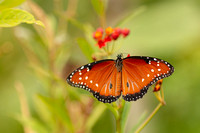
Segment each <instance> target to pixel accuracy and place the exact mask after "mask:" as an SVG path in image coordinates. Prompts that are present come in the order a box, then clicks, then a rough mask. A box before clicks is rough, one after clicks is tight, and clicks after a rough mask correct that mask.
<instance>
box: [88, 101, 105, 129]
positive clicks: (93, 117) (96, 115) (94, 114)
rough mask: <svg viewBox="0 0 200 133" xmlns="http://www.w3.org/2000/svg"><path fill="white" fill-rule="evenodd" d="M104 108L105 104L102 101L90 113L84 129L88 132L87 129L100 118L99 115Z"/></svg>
mask: <svg viewBox="0 0 200 133" xmlns="http://www.w3.org/2000/svg"><path fill="white" fill-rule="evenodd" d="M105 110H106V106H105V105H104V104H102V103H99V104H98V105H97V106H96V107H95V108H94V109H93V111H92V113H91V114H90V116H89V118H88V120H87V123H86V130H87V132H89V130H91V129H92V127H93V126H94V125H95V123H96V122H97V120H98V119H99V118H100V116H101V115H102V114H103V112H104V111H105Z"/></svg>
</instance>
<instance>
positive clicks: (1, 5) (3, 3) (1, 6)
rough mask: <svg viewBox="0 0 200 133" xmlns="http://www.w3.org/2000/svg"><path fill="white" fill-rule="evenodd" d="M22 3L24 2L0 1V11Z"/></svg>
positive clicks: (20, 0)
mask: <svg viewBox="0 0 200 133" xmlns="http://www.w3.org/2000/svg"><path fill="white" fill-rule="evenodd" d="M24 1H25V0H0V11H1V10H3V9H6V8H12V7H16V6H18V5H20V4H22V3H23V2H24Z"/></svg>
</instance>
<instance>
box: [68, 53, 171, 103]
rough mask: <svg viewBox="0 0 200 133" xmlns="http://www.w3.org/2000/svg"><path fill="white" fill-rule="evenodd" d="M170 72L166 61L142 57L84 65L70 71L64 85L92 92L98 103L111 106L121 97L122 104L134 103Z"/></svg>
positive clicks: (119, 57)
mask: <svg viewBox="0 0 200 133" xmlns="http://www.w3.org/2000/svg"><path fill="white" fill-rule="evenodd" d="M173 71H174V68H173V66H172V65H171V64H169V63H168V62H166V61H163V60H160V59H157V58H152V57H144V56H130V57H127V58H124V59H122V56H121V55H118V56H117V59H116V60H112V59H106V60H100V61H96V62H93V63H89V64H86V65H84V66H81V67H79V68H78V69H76V70H75V71H73V72H72V73H71V74H70V75H69V76H68V77H67V82H68V83H69V84H70V85H71V86H74V87H79V88H83V89H85V90H87V91H90V92H91V93H93V95H94V97H96V98H97V99H98V100H99V101H101V102H104V103H111V102H114V101H116V100H117V99H118V98H119V97H120V96H121V94H122V97H123V99H124V100H126V101H136V100H137V99H139V98H142V97H143V95H144V94H146V92H147V90H148V88H149V86H151V85H152V84H154V83H155V82H156V81H158V80H160V79H163V78H165V77H168V76H170V75H171V74H172V73H173Z"/></svg>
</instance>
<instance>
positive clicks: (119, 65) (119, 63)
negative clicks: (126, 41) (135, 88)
mask: <svg viewBox="0 0 200 133" xmlns="http://www.w3.org/2000/svg"><path fill="white" fill-rule="evenodd" d="M122 56H123V54H122V53H121V54H119V55H117V60H116V61H115V66H116V68H117V71H118V72H121V71H122V66H123V64H122V62H123V60H122Z"/></svg>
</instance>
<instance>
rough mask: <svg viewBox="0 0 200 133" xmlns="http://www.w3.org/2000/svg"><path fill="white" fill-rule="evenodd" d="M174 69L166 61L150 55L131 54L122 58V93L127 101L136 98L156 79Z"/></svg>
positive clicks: (165, 75) (169, 73) (163, 76)
mask: <svg viewBox="0 0 200 133" xmlns="http://www.w3.org/2000/svg"><path fill="white" fill-rule="evenodd" d="M173 71H174V68H173V66H172V65H170V64H169V63H168V62H166V61H163V60H160V59H157V58H151V57H141V56H132V57H127V58H125V59H124V60H123V68H122V87H123V88H122V95H123V98H124V99H125V100H127V101H133V100H137V99H139V98H141V97H143V95H144V94H145V93H146V92H147V89H148V87H149V86H151V85H152V84H153V83H155V82H156V81H158V80H160V79H162V78H165V77H167V76H169V75H171V74H172V73H173Z"/></svg>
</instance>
